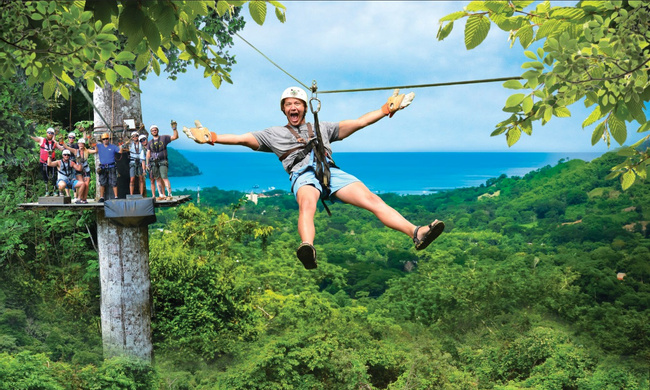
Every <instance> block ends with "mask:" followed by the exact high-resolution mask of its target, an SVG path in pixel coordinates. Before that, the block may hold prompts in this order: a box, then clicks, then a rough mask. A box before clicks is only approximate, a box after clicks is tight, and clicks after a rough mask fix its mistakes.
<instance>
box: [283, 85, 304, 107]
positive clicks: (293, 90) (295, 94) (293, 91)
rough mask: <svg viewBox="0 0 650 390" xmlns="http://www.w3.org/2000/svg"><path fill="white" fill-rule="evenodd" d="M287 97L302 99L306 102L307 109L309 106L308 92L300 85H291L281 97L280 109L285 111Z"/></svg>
mask: <svg viewBox="0 0 650 390" xmlns="http://www.w3.org/2000/svg"><path fill="white" fill-rule="evenodd" d="M286 98H296V99H300V100H302V101H303V102H304V103H305V109H306V108H307V92H305V90H304V89H302V88H298V87H289V88H287V89H285V90H284V92H282V97H281V98H280V110H281V111H282V112H284V107H283V105H284V99H286Z"/></svg>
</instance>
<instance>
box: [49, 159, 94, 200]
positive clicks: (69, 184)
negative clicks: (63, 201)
mask: <svg viewBox="0 0 650 390" xmlns="http://www.w3.org/2000/svg"><path fill="white" fill-rule="evenodd" d="M70 156H72V153H71V152H70V150H68V149H65V150H64V151H63V156H62V157H61V160H55V161H52V157H51V156H48V157H47V165H48V166H49V167H53V168H56V169H57V171H58V177H57V183H56V184H57V186H58V188H59V195H61V194H62V192H63V191H64V190H65V191H66V192H67V191H69V190H70V189H75V190H76V191H77V194H78V195H79V196H82V198H80V199H77V200H75V201H74V203H77V204H84V203H88V201H87V200H86V199H85V198H83V194H84V193H85V192H86V191H85V187H86V183H84V182H83V181H79V180H77V179H76V177H75V173H74V172H75V170H78V171H80V170H82V169H83V167H82V166H81V165H79V164H77V163H76V162H74V161H72V160H71V159H70Z"/></svg>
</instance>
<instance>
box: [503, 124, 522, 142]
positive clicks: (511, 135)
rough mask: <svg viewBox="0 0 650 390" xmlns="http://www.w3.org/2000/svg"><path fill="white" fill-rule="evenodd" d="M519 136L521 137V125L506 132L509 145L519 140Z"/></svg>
mask: <svg viewBox="0 0 650 390" xmlns="http://www.w3.org/2000/svg"><path fill="white" fill-rule="evenodd" d="M519 138H521V130H520V129H519V127H514V128H512V129H510V130H508V132H507V133H506V141H507V143H508V147H510V146H512V145H514V144H516V143H517V141H519Z"/></svg>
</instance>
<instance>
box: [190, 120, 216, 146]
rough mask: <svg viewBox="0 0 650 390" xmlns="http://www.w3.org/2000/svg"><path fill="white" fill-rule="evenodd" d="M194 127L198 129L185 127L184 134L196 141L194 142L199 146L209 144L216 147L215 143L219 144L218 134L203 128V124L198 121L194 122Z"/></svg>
mask: <svg viewBox="0 0 650 390" xmlns="http://www.w3.org/2000/svg"><path fill="white" fill-rule="evenodd" d="M194 125H195V126H196V127H192V128H190V129H188V128H187V127H185V126H183V133H185V135H187V137H188V138H189V139H191V140H194V142H196V143H199V144H205V143H208V144H210V145H214V143H215V142H217V133H215V132H213V131H210V130H208V128H207V127H203V125H201V122H199V121H198V120H196V121H194Z"/></svg>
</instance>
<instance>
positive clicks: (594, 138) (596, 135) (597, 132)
mask: <svg viewBox="0 0 650 390" xmlns="http://www.w3.org/2000/svg"><path fill="white" fill-rule="evenodd" d="M605 131H607V128H606V127H605V122H601V123H599V124H598V126H596V128H595V129H594V132H593V133H591V146H594V145H596V144H597V143H598V141H600V140H601V139H603V136H604V134H605Z"/></svg>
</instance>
